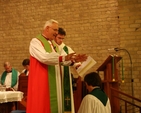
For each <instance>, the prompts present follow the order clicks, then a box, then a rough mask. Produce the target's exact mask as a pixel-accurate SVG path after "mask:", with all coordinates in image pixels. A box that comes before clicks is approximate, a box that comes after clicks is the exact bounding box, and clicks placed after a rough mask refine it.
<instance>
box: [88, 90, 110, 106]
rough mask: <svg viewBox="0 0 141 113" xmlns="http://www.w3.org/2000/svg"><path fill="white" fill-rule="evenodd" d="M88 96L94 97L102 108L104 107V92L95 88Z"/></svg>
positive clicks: (105, 97)
mask: <svg viewBox="0 0 141 113" xmlns="http://www.w3.org/2000/svg"><path fill="white" fill-rule="evenodd" d="M90 94H92V95H93V96H95V97H96V98H97V99H99V100H100V101H101V102H102V103H103V105H104V106H106V103H107V101H108V97H107V95H106V94H105V92H104V91H102V90H101V89H100V88H95V89H93V90H92V92H90Z"/></svg>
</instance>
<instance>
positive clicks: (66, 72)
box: [63, 46, 71, 111]
mask: <svg viewBox="0 0 141 113" xmlns="http://www.w3.org/2000/svg"><path fill="white" fill-rule="evenodd" d="M63 49H64V51H65V52H66V53H67V54H69V52H68V48H67V46H64V48H63ZM69 76H70V75H69V66H64V82H63V83H64V84H63V86H64V111H71V92H70V77H69Z"/></svg>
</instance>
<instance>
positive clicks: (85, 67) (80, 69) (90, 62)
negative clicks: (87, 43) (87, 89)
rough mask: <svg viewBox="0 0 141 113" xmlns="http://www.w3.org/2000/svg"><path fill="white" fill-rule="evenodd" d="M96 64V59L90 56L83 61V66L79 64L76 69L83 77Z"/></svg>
mask: <svg viewBox="0 0 141 113" xmlns="http://www.w3.org/2000/svg"><path fill="white" fill-rule="evenodd" d="M95 64H96V61H95V60H94V59H93V58H92V57H90V56H88V58H87V60H86V61H84V62H82V64H81V66H79V67H78V68H77V70H76V71H77V73H78V74H79V76H81V77H82V78H83V77H84V75H85V74H86V73H87V71H88V70H89V69H91V68H92V67H93V66H94V65H95Z"/></svg>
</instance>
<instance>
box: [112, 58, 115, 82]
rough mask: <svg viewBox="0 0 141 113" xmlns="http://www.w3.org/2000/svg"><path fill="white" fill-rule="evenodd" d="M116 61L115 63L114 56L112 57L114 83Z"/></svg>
mask: <svg viewBox="0 0 141 113" xmlns="http://www.w3.org/2000/svg"><path fill="white" fill-rule="evenodd" d="M114 65H115V61H114V56H113V57H112V75H113V81H115V72H114V70H115V66H114Z"/></svg>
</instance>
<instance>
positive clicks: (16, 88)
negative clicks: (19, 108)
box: [13, 71, 20, 91]
mask: <svg viewBox="0 0 141 113" xmlns="http://www.w3.org/2000/svg"><path fill="white" fill-rule="evenodd" d="M17 73H18V76H17V84H16V85H15V86H14V87H13V88H14V90H16V91H17V90H18V86H19V75H20V72H18V71H17Z"/></svg>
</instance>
